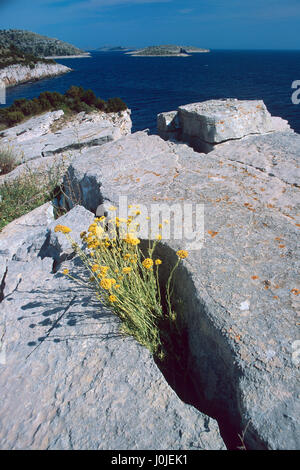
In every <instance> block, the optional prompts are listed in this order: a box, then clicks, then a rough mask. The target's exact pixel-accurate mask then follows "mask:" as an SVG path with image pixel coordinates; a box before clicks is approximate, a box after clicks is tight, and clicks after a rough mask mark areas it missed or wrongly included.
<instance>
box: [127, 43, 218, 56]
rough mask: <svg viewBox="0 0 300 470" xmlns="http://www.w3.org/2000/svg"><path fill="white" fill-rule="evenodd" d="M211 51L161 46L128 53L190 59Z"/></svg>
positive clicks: (188, 47) (190, 47) (187, 47)
mask: <svg viewBox="0 0 300 470" xmlns="http://www.w3.org/2000/svg"><path fill="white" fill-rule="evenodd" d="M207 52H210V50H209V49H202V48H199V47H194V46H177V45H160V46H149V47H145V48H143V49H137V50H135V51H131V52H127V54H129V55H131V56H134V57H172V56H173V57H189V55H190V54H192V53H207Z"/></svg>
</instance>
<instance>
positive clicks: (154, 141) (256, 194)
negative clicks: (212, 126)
mask: <svg viewBox="0 0 300 470" xmlns="http://www.w3.org/2000/svg"><path fill="white" fill-rule="evenodd" d="M299 149H300V136H299V135H297V134H294V133H290V132H288V133H279V132H276V133H274V134H273V133H272V134H267V135H263V136H253V137H248V138H247V139H243V140H242V141H235V142H231V143H227V144H222V145H220V146H218V147H217V148H216V149H215V150H214V151H213V152H211V153H210V154H209V155H206V156H205V155H199V153H195V152H194V151H193V150H192V149H191V148H189V147H187V146H186V145H184V144H181V145H178V144H171V143H167V142H164V141H163V140H161V139H160V138H159V137H157V136H147V135H145V134H144V133H137V134H134V135H131V136H127V137H125V138H122V139H120V140H119V141H118V142H116V143H111V144H106V145H104V146H102V147H101V148H99V149H89V150H88V151H87V152H85V154H84V159H83V158H77V159H75V160H73V162H72V164H71V166H70V169H69V175H68V181H69V184H70V186H71V189H72V190H74V188H77V190H78V192H79V195H80V197H81V199H82V203H83V205H84V206H85V207H86V208H88V209H89V210H93V211H94V210H96V208H97V206H98V204H101V203H103V202H110V203H111V204H113V205H116V206H117V205H118V203H119V196H120V195H127V196H128V203H137V204H144V205H146V206H147V207H148V209H149V210H150V209H151V204H153V203H154V204H157V203H165V204H170V205H171V206H172V204H176V203H177V204H178V203H179V204H183V203H184V202H185V203H188V202H189V203H193V204H194V205H195V204H200V203H201V204H204V206H205V232H204V239H205V240H204V244H203V247H202V248H201V243H200V245H199V244H198V245H196V247H198V249H195V250H194V251H192V253H191V256H190V257H189V258H188V259H187V261H186V262H185V263H184V268H183V269H182V270H181V272H180V275H179V274H178V277H177V283H176V289H175V292H176V297H178V298H179V299H180V300H181V302H182V305H183V307H182V310H183V314H184V315H185V318H186V320H187V322H188V327H189V347H190V351H191V354H192V356H193V358H194V366H193V369H192V372H191V374H192V375H193V377H194V380H195V383H196V387H197V390H198V394H199V395H198V397H199V402H198V406H199V403H202V404H203V406H204V408H206V407H208V408H209V409H211V413H212V414H213V415H214V416H217V417H218V419H219V422H220V423H222V429H223V432H225V433H227V432H230V433H231V434H232V435H233V434H235V436H237V434H238V433H239V434H240V435H242V433H243V431H245V436H244V442H245V445H246V447H247V448H248V449H262V448H268V449H297V448H299V428H298V424H297V416H298V414H299V400H298V391H299V388H298V385H299V382H298V379H299V376H298V369H297V364H296V363H295V362H293V345H294V342H295V341H296V340H297V332H296V317H297V312H299V302H297V299H298V297H297V294H298V293H299V292H300V285H299V278H298V272H299V243H298V239H299V233H298V232H299V222H300V221H299V219H298V217H299V203H300V198H299V190H298V188H297V187H296V186H295V182H296V171H298V163H297V161H296V156H297V155H299ZM223 152H224V153H223ZM258 160H259V164H257V162H258ZM194 207H195V206H194ZM177 212H178V207H177ZM165 218H167V217H165ZM200 242H201V239H200ZM185 244H186V245H185ZM189 246H190V243H187V241H185V240H182V241H178V240H165V241H164V244H163V247H162V253H161V257H163V256H164V259H165V258H170V257H172V256H173V255H172V254H173V253H174V251H176V250H177V249H178V248H188V247H189ZM224 429H225V430H224Z"/></svg>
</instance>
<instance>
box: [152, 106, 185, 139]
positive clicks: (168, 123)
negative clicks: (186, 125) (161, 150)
mask: <svg viewBox="0 0 300 470" xmlns="http://www.w3.org/2000/svg"><path fill="white" fill-rule="evenodd" d="M157 130H158V135H159V136H160V137H161V138H162V139H164V140H173V139H174V140H180V139H181V127H180V123H179V119H178V112H177V111H170V112H168V113H160V114H158V115H157Z"/></svg>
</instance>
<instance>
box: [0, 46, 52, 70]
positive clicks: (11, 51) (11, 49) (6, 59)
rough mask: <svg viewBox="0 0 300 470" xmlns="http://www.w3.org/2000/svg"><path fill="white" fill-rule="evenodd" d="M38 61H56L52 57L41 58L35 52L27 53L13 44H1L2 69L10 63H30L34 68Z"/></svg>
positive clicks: (50, 62)
mask: <svg viewBox="0 0 300 470" xmlns="http://www.w3.org/2000/svg"><path fill="white" fill-rule="evenodd" d="M38 62H43V63H48V64H54V63H55V62H54V60H51V59H41V58H39V57H36V56H35V55H33V54H26V53H24V52H22V51H20V49H18V48H17V47H16V46H14V45H12V44H11V45H10V46H8V47H1V46H0V70H1V69H4V68H5V67H8V66H10V65H28V66H29V67H30V68H32V69H33V68H34V66H35V65H36V64H37V63H38Z"/></svg>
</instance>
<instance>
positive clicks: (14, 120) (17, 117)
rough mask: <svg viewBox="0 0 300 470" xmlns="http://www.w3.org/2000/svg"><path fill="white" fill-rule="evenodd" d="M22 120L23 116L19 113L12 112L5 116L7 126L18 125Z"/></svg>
mask: <svg viewBox="0 0 300 470" xmlns="http://www.w3.org/2000/svg"><path fill="white" fill-rule="evenodd" d="M24 118H25V116H24V114H23V113H22V112H21V111H12V112H8V113H7V114H6V122H7V124H8V125H9V126H14V125H15V124H19V123H20V122H22V121H23V119H24Z"/></svg>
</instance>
